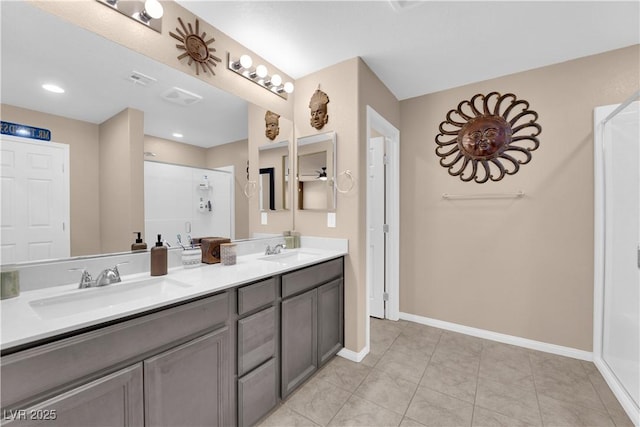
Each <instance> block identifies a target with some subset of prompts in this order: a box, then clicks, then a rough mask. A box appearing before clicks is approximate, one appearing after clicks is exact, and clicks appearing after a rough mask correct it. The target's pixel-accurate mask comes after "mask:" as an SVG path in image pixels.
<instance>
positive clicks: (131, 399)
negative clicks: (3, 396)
mask: <svg viewBox="0 0 640 427" xmlns="http://www.w3.org/2000/svg"><path fill="white" fill-rule="evenodd" d="M142 400H143V398H142V366H141V364H140V363H138V364H136V365H133V366H131V367H128V368H125V369H122V370H120V371H117V372H114V373H113V374H110V375H107V376H105V377H102V378H99V379H97V380H95V381H92V382H90V383H88V384H85V385H83V386H80V387H78V388H75V389H73V390H70V391H68V392H65V393H62V394H60V395H58V396H55V397H53V398H51V399H49V400H46V401H44V402H42V403H40V404H38V405H35V406H32V407H30V408H27V409H17V410H8V409H5V410H3V425H11V426H16V427H17V426H61V427H63V426H64V427H73V426H77V427H91V426H96V427H98V426H113V427H116V426H142V425H143V417H144V410H143V407H142V404H143V403H142ZM5 423H6V424H5Z"/></svg>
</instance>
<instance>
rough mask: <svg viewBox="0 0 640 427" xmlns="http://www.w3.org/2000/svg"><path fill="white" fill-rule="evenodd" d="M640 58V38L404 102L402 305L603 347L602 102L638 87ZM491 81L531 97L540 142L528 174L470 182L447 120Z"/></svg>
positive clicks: (556, 340)
mask: <svg viewBox="0 0 640 427" xmlns="http://www.w3.org/2000/svg"><path fill="white" fill-rule="evenodd" d="M639 63H640V55H639V47H638V46H633V47H629V48H625V49H620V50H615V51H611V52H608V53H604V54H600V55H595V56H590V57H586V58H582V59H578V60H574V61H569V62H565V63H561V64H557V65H552V66H548V67H544V68H540V69H535V70H531V71H526V72H522V73H518V74H513V75H509V76H505V77H501V78H498V79H493V80H489V81H485V82H480V83H476V84H472V85H467V86H463V87H459V88H455V89H451V90H447V91H443V92H438V93H434V94H430V95H425V96H421V97H417V98H413V99H408V100H405V101H402V102H401V103H400V105H401V128H400V130H401V144H400V146H401V183H402V184H401V186H402V187H401V188H402V191H401V211H400V213H401V241H400V243H401V253H400V261H401V266H400V272H401V285H400V286H401V287H400V311H401V312H405V313H411V314H416V315H420V316H425V317H429V318H434V319H439V320H444V321H448V322H453V323H457V324H461V325H466V326H471V327H475V328H481V329H486V330H490V331H496V332H500V333H504V334H509V335H515V336H519V337H524V338H529V339H532V340H537V341H542V342H547V343H552V344H557V345H562V346H567V347H573V348H577V349H581V350H586V351H591V349H592V322H593V320H592V315H593V119H592V117H593V109H594V107H596V106H598V105H607V104H614V103H619V102H622V101H623V100H624V99H625V98H626V97H628V96H630V95H631V94H632V93H633V92H634V91H636V90H637V89H638V87H639V80H638V76H639V75H640V70H639ZM491 91H498V92H500V93H507V92H512V93H514V94H515V95H516V96H517V97H518V99H525V100H527V101H529V102H530V104H531V109H533V110H534V111H537V112H538V113H539V115H540V117H539V120H538V123H539V124H540V125H541V126H542V134H541V135H540V137H539V139H540V148H539V149H538V150H537V151H534V152H533V153H532V154H533V160H532V161H531V163H529V164H527V165H524V166H522V168H521V169H520V172H518V173H517V174H516V175H513V176H507V177H505V178H504V179H503V180H502V181H500V182H497V183H493V182H489V183H486V184H476V183H464V182H461V181H460V179H459V178H457V177H452V176H449V175H448V173H447V170H446V169H445V168H443V167H441V166H440V165H439V164H438V160H439V158H438V157H437V156H436V154H435V152H434V150H435V147H436V144H435V142H434V139H435V136H436V134H437V133H438V125H439V124H440V122H442V121H443V120H445V114H446V113H447V112H448V111H449V110H450V109H453V108H455V107H456V106H457V105H458V103H459V102H460V101H462V100H465V99H469V98H470V97H471V96H473V95H475V94H476V93H484V94H486V93H488V92H491ZM517 190H522V191H524V192H525V193H526V195H525V197H524V198H523V199H501V200H490V199H478V200H455V201H454V200H443V199H442V197H441V196H442V194H443V193H452V194H453V193H455V194H478V193H503V192H514V191H517Z"/></svg>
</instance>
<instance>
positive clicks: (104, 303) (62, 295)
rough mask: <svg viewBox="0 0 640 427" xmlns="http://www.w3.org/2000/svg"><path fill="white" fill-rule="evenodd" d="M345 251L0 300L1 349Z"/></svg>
mask: <svg viewBox="0 0 640 427" xmlns="http://www.w3.org/2000/svg"><path fill="white" fill-rule="evenodd" d="M336 240H340V239H336ZM153 249H155V247H154V248H152V250H153ZM158 249H161V248H160V247H158ZM164 249H165V251H166V247H164ZM347 253H348V249H347V243H346V240H345V241H344V245H342V246H341V247H340V248H335V247H334V248H331V249H319V248H316V247H306V246H305V244H304V243H303V247H302V248H301V249H293V250H292V249H286V250H284V251H282V252H281V253H280V254H277V255H264V248H262V252H260V253H252V254H248V255H240V256H237V257H236V264H235V265H222V264H212V265H205V264H201V266H200V267H198V268H190V269H184V268H182V266H179V267H177V268H172V269H170V270H169V271H168V273H169V274H168V275H166V276H160V277H149V273H138V274H131V275H126V276H122V282H121V283H117V284H112V285H109V286H103V287H99V288H89V289H77V286H78V285H77V283H72V284H69V285H63V286H55V287H49V288H43V289H37V290H33V291H28V292H23V293H22V294H21V295H20V296H19V297H18V298H11V299H7V300H3V301H2V302H0V304H1V310H0V316H1V317H0V320H1V324H2V334H1V338H0V339H1V348H2V350H3V351H6V350H7V349H11V348H14V347H17V346H23V345H26V344H30V343H33V342H38V341H41V340H45V339H50V338H52V337H55V336H58V335H61V334H65V333H69V332H72V331H76V330H79V329H83V328H88V327H92V326H96V325H100V324H103V323H105V322H109V321H114V320H118V319H120V318H123V317H127V316H132V315H137V314H140V313H144V312H147V311H150V310H154V309H158V308H161V307H164V306H167V305H171V304H176V303H179V302H184V301H188V300H191V299H194V298H199V297H203V296H206V295H209V294H212V293H215V292H219V291H221V290H224V289H228V288H233V287H236V286H239V285H243V284H246V283H251V282H253V281H256V280H260V279H263V278H268V277H272V276H274V275H278V274H282V273H284V272H287V271H292V270H297V269H299V268H302V267H305V266H309V265H312V264H316V263H319V262H323V261H327V260H330V259H333V258H338V257H341V256H344V255H346V254H347ZM165 254H166V252H165ZM152 258H153V257H152ZM43 280H46V278H43Z"/></svg>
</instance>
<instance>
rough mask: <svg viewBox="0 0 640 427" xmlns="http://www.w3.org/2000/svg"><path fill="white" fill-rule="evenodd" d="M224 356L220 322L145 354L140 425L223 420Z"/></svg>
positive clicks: (151, 426) (226, 353) (225, 403)
mask: <svg viewBox="0 0 640 427" xmlns="http://www.w3.org/2000/svg"><path fill="white" fill-rule="evenodd" d="M228 356H229V329H228V328H227V327H224V328H222V329H219V330H217V331H215V332H212V333H209V334H206V335H204V336H202V337H200V338H197V339H195V340H192V341H189V342H188V343H186V344H183V345H180V346H178V347H175V348H172V349H170V350H168V351H166V352H164V353H161V354H158V355H157V356H154V357H152V358H149V359H146V360H145V361H144V409H145V426H148V427H155V426H167V427H170V426H194V427H195V426H226V425H228V424H229V421H228V420H227V419H226V417H227V416H228V411H227V410H226V408H227V407H228V404H229V403H228V397H229V393H228V390H229V379H230V378H229V377H230V375H229V372H228V371H229V369H228V367H229V361H228ZM187 391H188V392H187Z"/></svg>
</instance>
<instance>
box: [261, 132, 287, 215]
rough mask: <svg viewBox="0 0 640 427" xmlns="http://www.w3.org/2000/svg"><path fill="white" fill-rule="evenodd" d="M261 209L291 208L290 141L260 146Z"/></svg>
mask: <svg viewBox="0 0 640 427" xmlns="http://www.w3.org/2000/svg"><path fill="white" fill-rule="evenodd" d="M258 156H259V166H260V180H259V182H258V184H259V189H258V190H259V192H260V210H261V211H264V210H272V211H273V210H276V211H278V210H287V209H289V194H290V191H289V141H280V142H276V143H268V144H264V145H261V146H260V147H259V148H258Z"/></svg>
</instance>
